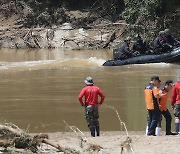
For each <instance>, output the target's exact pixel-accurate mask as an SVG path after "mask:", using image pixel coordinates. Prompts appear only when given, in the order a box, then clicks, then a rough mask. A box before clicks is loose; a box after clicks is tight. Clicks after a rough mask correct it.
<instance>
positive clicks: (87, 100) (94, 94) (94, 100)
mask: <svg viewBox="0 0 180 154" xmlns="http://www.w3.org/2000/svg"><path fill="white" fill-rule="evenodd" d="M84 82H85V84H86V87H84V88H83V89H82V90H81V92H80V94H79V97H78V98H79V102H80V104H81V105H82V106H84V107H85V118H86V120H87V123H88V127H89V129H90V132H91V136H92V137H95V133H96V135H97V136H100V127H99V121H98V119H99V113H98V106H99V105H101V104H102V103H103V102H104V98H105V95H104V93H103V92H102V91H101V89H100V88H99V87H97V86H94V82H93V78H92V77H87V78H86V79H85V80H84ZM98 96H100V98H101V99H100V101H98ZM83 97H84V100H83Z"/></svg>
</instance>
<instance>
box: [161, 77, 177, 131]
mask: <svg viewBox="0 0 180 154" xmlns="http://www.w3.org/2000/svg"><path fill="white" fill-rule="evenodd" d="M173 85H174V84H173V81H172V80H167V81H166V83H165V86H164V87H163V88H161V89H160V90H159V93H160V94H164V96H163V97H162V98H160V99H159V108H160V112H161V115H163V116H164V118H165V119H166V135H177V133H173V132H171V121H172V117H171V113H170V112H169V110H168V109H167V106H166V105H167V100H168V93H169V91H170V90H171V89H172V87H173ZM161 121H162V118H160V119H159V122H158V125H159V126H161Z"/></svg>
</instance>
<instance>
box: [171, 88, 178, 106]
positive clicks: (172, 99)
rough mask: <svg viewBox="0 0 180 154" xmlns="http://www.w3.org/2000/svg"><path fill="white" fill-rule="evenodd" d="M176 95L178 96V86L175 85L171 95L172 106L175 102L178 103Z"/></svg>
mask: <svg viewBox="0 0 180 154" xmlns="http://www.w3.org/2000/svg"><path fill="white" fill-rule="evenodd" d="M176 97H177V94H176V87H175V86H174V87H173V89H172V95H171V106H172V108H174V104H175V103H176Z"/></svg>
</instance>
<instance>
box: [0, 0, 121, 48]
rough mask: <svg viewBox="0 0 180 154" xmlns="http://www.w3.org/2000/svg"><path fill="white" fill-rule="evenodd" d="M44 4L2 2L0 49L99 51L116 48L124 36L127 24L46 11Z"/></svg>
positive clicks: (76, 13)
mask: <svg viewBox="0 0 180 154" xmlns="http://www.w3.org/2000/svg"><path fill="white" fill-rule="evenodd" d="M45 4H46V3H45ZM45 4H40V3H35V2H34V3H30V2H29V3H25V2H23V1H4V0H3V1H1V2H0V12H1V14H0V23H1V24H0V47H5V48H17V49H18V48H68V49H69V48H70V49H97V48H107V47H112V46H114V45H115V44H117V43H118V40H119V39H117V40H115V39H116V37H120V36H122V35H123V31H121V30H122V28H123V27H124V21H119V22H118V23H112V22H111V21H110V20H107V19H105V18H99V17H98V16H97V13H96V15H95V14H94V13H92V12H90V11H84V10H83V11H80V10H67V9H65V8H64V7H59V8H54V7H53V8H50V10H46V9H45V8H47V7H46V6H45ZM46 5H47V4H46ZM37 9H39V12H38V11H37ZM52 11H53V13H52ZM52 18H53V19H52Z"/></svg>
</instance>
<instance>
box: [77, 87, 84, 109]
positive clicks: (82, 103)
mask: <svg viewBox="0 0 180 154" xmlns="http://www.w3.org/2000/svg"><path fill="white" fill-rule="evenodd" d="M84 93H85V90H84V88H83V89H82V90H81V92H80V94H79V96H78V99H79V102H80V104H81V105H82V106H84V104H85V103H84V102H83V96H84Z"/></svg>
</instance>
